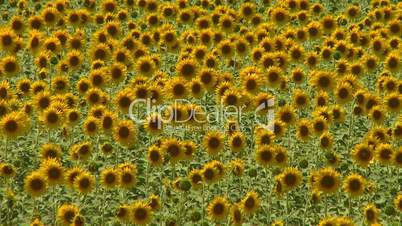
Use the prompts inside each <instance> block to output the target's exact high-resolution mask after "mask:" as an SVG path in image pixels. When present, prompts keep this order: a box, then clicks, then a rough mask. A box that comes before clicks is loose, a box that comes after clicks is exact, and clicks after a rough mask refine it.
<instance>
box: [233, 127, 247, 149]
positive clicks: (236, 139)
mask: <svg viewBox="0 0 402 226" xmlns="http://www.w3.org/2000/svg"><path fill="white" fill-rule="evenodd" d="M245 145H246V141H245V137H244V135H243V134H242V133H240V132H235V133H233V134H232V135H231V136H230V138H229V146H230V149H232V151H241V150H243V148H244V146H245Z"/></svg>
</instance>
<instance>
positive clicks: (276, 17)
mask: <svg viewBox="0 0 402 226" xmlns="http://www.w3.org/2000/svg"><path fill="white" fill-rule="evenodd" d="M270 15H271V19H272V21H273V22H274V23H276V24H278V25H282V24H285V23H286V22H287V21H288V19H289V12H288V10H286V9H285V8H279V7H275V8H273V9H272V11H270Z"/></svg>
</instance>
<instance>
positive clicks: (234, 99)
mask: <svg viewBox="0 0 402 226" xmlns="http://www.w3.org/2000/svg"><path fill="white" fill-rule="evenodd" d="M221 101H222V103H223V104H224V105H225V106H240V105H241V103H242V102H243V100H242V95H241V93H240V91H238V90H236V89H233V88H232V89H230V88H229V89H228V90H226V91H225V92H224V94H223V96H222V98H221Z"/></svg>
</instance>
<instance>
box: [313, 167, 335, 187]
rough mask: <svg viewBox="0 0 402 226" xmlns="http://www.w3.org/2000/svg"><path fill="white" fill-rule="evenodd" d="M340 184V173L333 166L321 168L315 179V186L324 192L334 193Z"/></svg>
mask: <svg viewBox="0 0 402 226" xmlns="http://www.w3.org/2000/svg"><path fill="white" fill-rule="evenodd" d="M339 185H340V178H339V173H338V172H337V171H335V170H334V169H332V168H324V169H321V170H320V171H319V172H318V174H317V178H316V180H315V181H314V187H315V188H316V189H318V190H319V191H321V192H323V193H334V192H336V191H337V190H338V188H339Z"/></svg>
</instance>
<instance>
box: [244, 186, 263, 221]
mask: <svg viewBox="0 0 402 226" xmlns="http://www.w3.org/2000/svg"><path fill="white" fill-rule="evenodd" d="M241 207H242V210H243V211H244V213H245V214H247V215H251V214H253V213H255V212H256V211H257V210H258V208H259V207H260V199H259V197H258V194H257V193H256V192H255V191H250V192H247V194H246V195H245V196H244V197H243V198H242V200H241Z"/></svg>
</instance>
